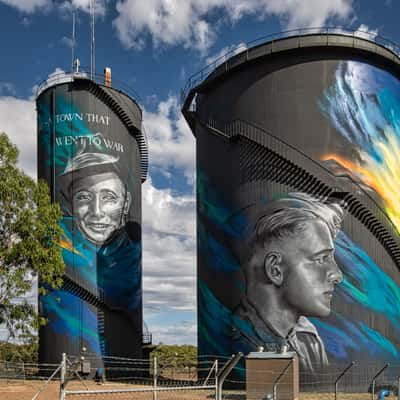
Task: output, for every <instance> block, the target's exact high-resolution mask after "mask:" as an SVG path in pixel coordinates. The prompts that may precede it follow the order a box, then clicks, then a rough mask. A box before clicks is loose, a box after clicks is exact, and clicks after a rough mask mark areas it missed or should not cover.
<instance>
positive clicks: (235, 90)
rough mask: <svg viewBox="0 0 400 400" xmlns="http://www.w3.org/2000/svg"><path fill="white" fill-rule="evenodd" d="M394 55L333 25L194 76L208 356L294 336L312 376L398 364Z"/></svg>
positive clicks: (398, 125) (398, 141)
mask: <svg viewBox="0 0 400 400" xmlns="http://www.w3.org/2000/svg"><path fill="white" fill-rule="evenodd" d="M399 66H400V60H399V57H398V56H397V54H396V53H395V52H394V51H393V49H392V48H391V47H390V46H385V45H384V44H380V43H378V42H377V40H372V39H371V40H369V39H368V38H365V37H364V38H362V37H361V38H360V37H357V36H354V35H345V34H335V33H327V34H309V35H299V36H294V37H288V38H283V39H279V40H274V41H269V42H265V43H261V44H260V45H257V46H254V47H251V48H248V49H247V50H245V51H242V52H241V53H239V54H237V55H234V56H233V57H231V58H229V59H228V60H226V61H225V62H223V63H222V64H221V65H219V66H217V67H215V68H214V69H212V68H211V69H208V70H203V71H201V74H200V75H199V76H193V77H192V79H191V82H189V91H188V92H187V93H186V99H185V103H184V106H183V113H184V115H185V117H186V119H187V121H188V123H189V125H190V126H191V129H192V131H193V133H194V135H195V137H196V144H197V222H198V225H197V235H198V246H197V256H198V345H199V355H200V356H204V355H220V356H229V355H231V354H233V353H235V352H238V351H242V352H244V353H245V354H246V353H249V352H250V351H256V350H257V347H258V346H264V348H266V349H268V350H279V348H280V347H281V346H283V344H285V342H287V343H288V344H289V347H290V348H292V350H295V351H296V352H297V353H298V355H299V361H300V371H301V372H302V381H303V383H304V384H307V382H312V381H313V382H315V381H319V382H320V383H322V382H323V383H324V384H325V383H326V384H327V385H328V384H329V385H330V384H331V383H332V382H331V381H330V380H329V379H330V378H332V377H335V376H336V375H335V374H336V373H338V374H339V373H340V371H342V370H343V368H344V367H345V366H346V365H348V364H349V363H350V362H352V361H357V362H359V363H360V364H359V366H358V367H357V368H358V372H357V371H356V370H354V371H355V372H354V374H350V375H349V377H348V378H347V377H346V379H349V384H351V388H352V389H353V390H356V389H357V388H358V389H359V388H360V385H361V386H362V385H364V386H365V385H367V383H368V382H367V381H368V379H369V378H368V377H369V376H373V374H374V371H377V369H379V368H380V366H382V365H384V364H385V363H387V362H398V360H399V356H400V340H399V338H400V306H399V304H400V274H399V267H400V238H399V230H400V218H399V217H400V211H399V210H400V207H399V205H400V202H399V200H400V196H399V191H398V184H399V176H400V175H399V173H400V163H399V159H400V158H399V155H400V81H399V77H400V68H399ZM204 77H206V78H205V79H204ZM360 368H363V370H362V372H361V371H360ZM321 374H322V375H321ZM239 375H240V373H239ZM389 375H390V374H389ZM394 376H395V372H393V371H392V373H391V378H394ZM242 378H243V377H242ZM239 379H240V377H239ZM242 380H243V379H242ZM315 387H321V385H319V386H318V385H317V386H315ZM358 389H357V390H358Z"/></svg>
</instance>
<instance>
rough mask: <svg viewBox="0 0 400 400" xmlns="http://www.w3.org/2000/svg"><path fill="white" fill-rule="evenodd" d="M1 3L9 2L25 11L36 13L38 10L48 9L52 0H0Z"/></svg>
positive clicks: (10, 4) (9, 4) (8, 3)
mask: <svg viewBox="0 0 400 400" xmlns="http://www.w3.org/2000/svg"><path fill="white" fill-rule="evenodd" d="M0 3H4V4H7V5H8V6H11V7H14V8H16V9H17V10H19V11H21V12H24V13H28V14H30V13H34V12H36V11H46V10H48V9H49V8H50V7H51V5H52V3H53V2H52V1H51V0H0Z"/></svg>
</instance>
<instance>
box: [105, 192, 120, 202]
mask: <svg viewBox="0 0 400 400" xmlns="http://www.w3.org/2000/svg"><path fill="white" fill-rule="evenodd" d="M102 199H103V200H104V201H109V202H116V201H118V196H117V195H115V194H114V193H105V194H104V195H103V196H102Z"/></svg>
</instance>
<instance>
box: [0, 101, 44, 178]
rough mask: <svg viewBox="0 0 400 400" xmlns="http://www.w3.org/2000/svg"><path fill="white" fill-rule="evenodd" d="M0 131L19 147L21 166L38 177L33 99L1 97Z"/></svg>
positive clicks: (34, 176)
mask: <svg viewBox="0 0 400 400" xmlns="http://www.w3.org/2000/svg"><path fill="white" fill-rule="evenodd" d="M0 131H2V132H5V133H7V135H8V137H9V138H10V140H11V141H12V142H13V143H14V144H15V145H17V147H18V149H19V166H20V168H22V169H23V170H24V171H25V172H26V173H27V174H28V175H30V176H31V177H32V178H36V111H35V103H34V101H33V100H25V99H18V98H16V97H11V96H3V97H0Z"/></svg>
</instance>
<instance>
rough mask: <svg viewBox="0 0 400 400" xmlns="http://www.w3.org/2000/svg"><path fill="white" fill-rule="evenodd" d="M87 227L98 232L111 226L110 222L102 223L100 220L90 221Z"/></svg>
mask: <svg viewBox="0 0 400 400" xmlns="http://www.w3.org/2000/svg"><path fill="white" fill-rule="evenodd" d="M87 227H88V228H89V229H91V230H93V231H96V232H103V231H105V230H106V229H108V228H109V227H110V225H109V224H101V223H98V222H93V223H88V224H87Z"/></svg>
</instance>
